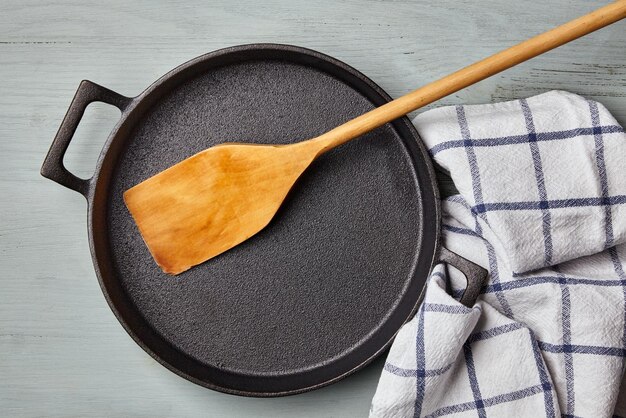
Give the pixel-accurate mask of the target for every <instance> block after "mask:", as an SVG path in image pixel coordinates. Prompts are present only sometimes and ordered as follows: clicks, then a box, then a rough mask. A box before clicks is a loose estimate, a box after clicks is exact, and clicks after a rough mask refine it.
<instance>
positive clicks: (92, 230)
mask: <svg viewBox="0 0 626 418" xmlns="http://www.w3.org/2000/svg"><path fill="white" fill-rule="evenodd" d="M252 51H270V52H271V51H274V52H283V51H289V52H290V53H295V54H298V55H304V56H307V57H310V58H313V59H317V60H321V61H323V62H325V63H327V64H328V65H330V66H331V67H335V68H338V69H339V70H340V71H343V72H344V73H345V74H346V75H348V76H350V77H355V78H356V79H358V80H359V81H360V82H361V83H364V85H365V86H366V87H367V88H368V89H369V90H370V92H372V93H375V94H376V95H378V96H380V97H381V99H382V100H384V101H390V100H391V97H390V96H389V95H388V94H387V93H386V92H385V91H384V90H382V88H380V87H379V86H378V85H377V84H376V83H374V82H373V81H372V80H370V79H369V78H368V77H366V76H365V75H363V74H362V73H361V72H359V71H358V70H356V69H354V68H353V67H351V66H349V65H347V64H345V63H343V62H342V61H339V60H337V59H335V58H332V57H330V56H328V55H325V54H322V53H320V52H317V51H314V50H311V49H308V48H303V47H299V46H294V45H286V44H275V43H261V44H259V43H253V44H244V45H238V46H232V47H227V48H223V49H219V50H216V51H213V52H209V53H207V54H203V55H200V56H198V57H196V58H193V59H191V60H189V61H187V62H185V63H183V64H181V65H179V66H178V67H176V68H174V69H172V70H170V71H169V72H167V73H166V74H165V75H163V76H162V77H160V78H159V79H158V80H156V81H155V82H154V83H152V84H151V85H150V86H148V88H146V89H145V90H144V91H143V92H141V93H140V94H139V95H137V96H136V97H134V98H132V100H131V102H130V104H129V106H128V107H127V108H126V109H125V110H124V111H123V112H122V117H121V118H120V120H119V122H118V123H117V124H116V126H115V127H114V128H113V130H112V131H111V133H110V135H109V137H108V139H107V141H106V143H105V145H104V146H103V149H102V152H101V154H100V156H99V158H98V161H97V164H96V169H95V171H94V176H93V177H92V178H91V179H90V187H89V191H88V193H87V196H86V197H87V201H88V223H87V224H88V234H89V246H90V251H91V255H92V260H93V263H94V267H95V271H96V276H97V277H98V282H99V285H100V287H101V290H102V293H103V295H104V297H105V299H106V301H107V304H108V305H109V307H110V309H111V310H112V311H113V313H114V315H115V316H116V318H117V320H118V321H119V322H120V324H121V325H122V327H123V328H124V329H125V330H126V332H127V333H128V334H129V335H130V336H131V338H132V339H133V340H134V341H135V342H136V343H137V344H138V345H139V346H140V347H141V348H142V349H143V350H144V351H146V352H147V353H148V354H149V355H150V356H151V357H152V358H154V359H155V360H156V361H157V362H159V363H160V364H162V365H163V366H165V367H166V368H167V369H169V370H170V371H172V372H174V373H176V374H177V375H179V376H181V377H183V378H185V379H187V380H189V381H192V382H194V383H196V384H198V385H200V386H204V387H207V388H210V389H213V390H217V391H220V392H224V393H229V394H234V395H242V396H255V397H275V396H285V395H292V394H297V393H302V392H306V391H310V390H313V389H317V388H320V387H323V386H327V385H330V384H332V383H335V382H337V381H339V380H341V379H343V378H345V377H347V376H349V375H350V374H353V373H355V372H356V371H358V370H360V369H362V368H363V367H365V366H366V365H367V364H369V363H371V362H372V361H373V360H374V359H376V358H377V357H378V356H379V355H380V354H381V353H383V352H384V351H385V350H386V349H387V348H388V347H389V346H390V344H391V342H392V341H393V339H394V338H395V335H396V334H397V332H399V330H400V328H401V327H398V329H397V330H395V332H394V333H393V335H392V336H391V337H390V338H389V339H388V340H387V341H386V342H385V343H384V344H382V345H381V346H380V347H379V348H378V349H377V350H376V351H375V352H373V353H372V354H371V355H370V356H369V357H368V358H367V359H365V360H364V361H362V362H360V363H358V364H356V365H355V366H353V367H352V368H351V369H350V370H348V371H346V372H344V373H341V374H339V375H337V376H335V377H333V378H330V379H326V380H324V381H322V382H319V383H316V384H313V385H309V386H306V387H299V388H296V389H291V390H284V391H271V392H265V391H250V390H238V389H234V388H229V387H225V386H220V385H217V384H215V383H212V382H210V381H207V380H203V379H201V378H198V377H196V376H194V375H192V374H190V373H187V372H185V371H183V370H181V369H180V368H179V367H177V366H176V365H175V364H172V363H170V362H169V361H167V360H166V359H164V358H163V357H162V356H161V355H160V354H159V353H158V352H157V351H156V350H153V349H152V347H150V346H149V345H148V343H146V341H144V339H142V338H141V337H140V336H139V335H138V334H137V333H136V332H135V330H134V329H133V328H132V327H131V326H130V325H129V324H128V323H127V319H126V318H125V316H124V314H123V313H122V312H120V310H119V309H118V306H117V304H116V302H115V301H114V300H113V299H112V297H111V295H110V293H109V289H108V287H107V283H106V280H108V278H105V276H106V273H105V272H106V271H107V270H109V269H110V268H111V266H106V265H105V264H107V263H108V264H110V261H109V258H108V256H106V254H104V255H103V254H101V251H103V250H102V248H101V247H102V245H99V244H98V243H97V242H96V241H98V240H99V237H97V236H96V235H97V234H98V232H97V227H98V225H96V220H95V219H94V213H95V211H96V210H97V209H98V205H99V204H103V203H98V202H101V201H102V199H97V195H98V192H99V191H100V190H102V193H101V194H102V195H104V196H105V200H104V202H106V198H107V196H108V190H107V189H108V186H109V183H110V182H109V180H108V179H107V180H106V181H104V183H105V184H103V183H102V179H101V174H102V171H103V165H104V163H105V161H106V159H107V156H109V151H110V149H111V146H112V144H113V143H114V141H115V140H116V138H117V137H118V133H119V131H120V129H121V128H122V127H123V126H124V124H125V123H126V122H127V121H128V120H129V119H130V117H129V116H130V115H131V114H132V113H133V112H134V111H137V108H138V106H140V105H141V103H142V102H144V99H146V98H148V97H149V96H150V95H151V94H154V93H155V92H156V91H157V90H158V89H160V88H161V87H162V86H163V85H164V84H165V83H168V82H170V81H171V80H172V79H173V78H174V77H176V76H177V75H179V74H180V73H182V72H184V71H187V70H190V69H191V68H193V67H195V66H196V65H202V64H204V63H206V62H208V61H211V60H214V59H216V58H220V57H223V56H225V55H228V54H233V53H241V52H252ZM285 61H286V62H291V61H290V60H289V59H285ZM331 75H332V74H331ZM353 88H355V89H357V90H359V89H358V88H357V87H356V86H353ZM360 93H362V94H363V93H364V92H363V91H360ZM393 123H394V124H395V123H401V124H402V126H403V127H404V128H405V129H407V130H408V132H409V134H410V135H402V134H400V133H399V132H398V134H399V136H400V138H401V139H402V143H403V145H404V146H405V147H406V148H408V147H411V146H412V147H416V150H417V151H415V150H410V149H407V150H406V151H407V153H408V155H409V160H410V161H411V163H412V164H414V165H415V164H417V163H418V161H416V159H417V158H418V156H417V154H419V155H420V156H421V157H422V158H421V161H419V163H422V164H423V165H424V166H423V167H421V169H422V170H425V171H426V173H427V174H426V177H427V178H425V179H421V178H419V177H420V176H419V175H418V167H414V170H415V172H416V175H417V177H418V182H417V183H418V187H419V188H420V195H421V202H420V207H422V208H424V205H425V202H426V200H431V201H432V202H430V203H431V204H430V206H431V207H430V208H429V210H431V211H433V212H434V213H431V214H430V215H431V217H433V218H434V219H433V220H434V225H431V226H430V227H431V228H432V229H433V231H432V233H433V234H434V240H433V239H432V238H431V239H426V238H425V237H424V235H428V234H427V233H423V234H422V237H421V239H422V241H423V242H426V241H434V242H433V245H432V248H433V250H432V254H430V257H429V258H430V259H429V260H428V263H427V264H428V266H429V271H428V272H426V273H429V272H430V269H432V267H433V266H434V264H435V260H436V259H437V255H438V249H439V245H440V219H441V208H440V200H439V191H438V187H437V184H436V180H435V172H434V168H433V165H432V162H431V160H430V158H429V157H428V152H427V150H426V147H425V145H424V144H423V143H422V142H421V140H419V135H418V133H417V131H416V129H415V127H414V126H413V124H412V123H411V122H410V121H409V119H408V117H406V116H405V117H403V118H400V119H398V120H397V121H394V122H393ZM394 130H396V131H397V130H398V127H397V126H394ZM408 136H410V137H411V138H408ZM413 139H418V140H417V141H413ZM408 141H411V144H409V143H408ZM426 185H427V186H429V188H430V190H425V188H424V186H426ZM105 186H106V187H105ZM103 188H104V189H103ZM426 194H429V195H430V196H426ZM426 197H428V198H430V199H426ZM423 222H424V223H425V222H426V220H424V221H423ZM426 228H428V226H427V225H423V226H422V230H424V229H426ZM103 234H104V235H108V234H106V233H103ZM105 241H108V238H105ZM429 247H430V246H429ZM422 249H423V248H422ZM419 257H420V258H422V257H424V255H423V254H422V252H420V255H419ZM114 276H115V275H114ZM107 277H108V276H107ZM115 280H118V279H115ZM412 280H415V279H412ZM425 288H426V284H425V283H424V285H423V286H422V289H421V294H420V295H419V297H418V298H417V299H416V302H415V304H414V306H412V308H411V310H410V312H409V314H408V315H407V317H406V318H404V320H403V324H404V323H406V322H407V321H409V320H410V319H411V318H412V317H413V316H414V314H415V312H416V311H417V309H418V307H419V305H420V303H421V300H422V298H423V292H424V289H425ZM138 312H139V313H140V311H139V310H138ZM174 348H175V347H174ZM178 351H179V350H178ZM179 352H180V354H181V355H184V356H187V354H186V353H184V352H182V351H179ZM194 361H195V360H194Z"/></svg>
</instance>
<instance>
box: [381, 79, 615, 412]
mask: <svg viewBox="0 0 626 418" xmlns="http://www.w3.org/2000/svg"><path fill="white" fill-rule="evenodd" d="M414 124H415V126H416V127H417V129H418V131H419V133H420V135H421V137H422V139H423V140H424V141H425V143H426V144H427V146H428V148H429V150H430V152H431V155H432V156H433V158H434V159H435V161H436V162H437V163H438V164H439V165H441V166H442V167H444V168H445V169H447V170H448V171H449V172H450V176H451V177H452V179H453V181H454V184H455V186H456V187H457V189H458V190H459V194H458V195H455V196H451V197H449V198H447V199H444V201H443V204H442V208H443V213H444V216H443V238H444V245H445V246H446V247H447V248H448V249H450V250H452V251H454V252H456V253H458V254H459V255H461V256H463V257H465V258H467V259H469V260H471V261H473V262H475V263H476V264H479V265H481V266H483V267H485V268H486V269H488V270H489V273H490V274H489V281H488V283H486V284H485V286H484V287H483V288H482V290H481V295H480V296H479V298H478V301H477V302H476V304H475V305H474V307H473V308H466V307H464V306H463V305H461V304H460V303H459V302H457V299H458V297H459V296H460V294H461V293H462V289H463V287H464V286H465V278H464V277H463V276H462V275H461V273H460V272H458V271H457V270H455V269H453V268H450V267H448V266H446V265H443V264H442V265H439V266H437V267H436V268H435V269H434V270H433V272H432V274H431V277H430V278H429V283H428V288H427V291H426V296H425V299H424V302H423V304H422V306H421V307H420V309H419V311H418V313H417V314H416V316H415V318H413V319H412V320H411V321H410V322H409V323H407V324H406V325H405V326H404V327H403V328H402V329H401V331H400V332H399V334H398V336H397V337H396V339H395V341H394V343H393V345H392V348H391V350H390V353H389V357H388V359H387V363H386V364H385V368H384V371H383V373H382V376H381V378H380V382H379V385H378V389H377V391H376V394H375V396H374V399H373V402H372V407H371V413H370V415H371V417H404V416H411V417H413V416H414V417H419V416H432V417H435V416H468V417H473V416H477V415H478V416H479V417H485V416H498V417H499V416H516V417H537V416H544V415H545V416H548V417H553V416H561V415H563V416H568V417H573V416H585V417H586V416H590V417H591V416H593V417H610V416H612V415H613V414H614V413H615V414H617V415H624V414H626V410H622V408H623V407H620V405H622V404H625V403H626V402H624V401H623V400H620V401H619V402H618V394H619V389H620V382H621V380H622V376H623V372H624V365H625V363H624V358H625V357H626V273H625V270H626V267H625V263H626V244H625V242H626V134H625V133H624V129H623V128H622V127H621V126H619V124H618V123H617V122H616V121H615V119H614V118H613V117H612V116H611V114H610V113H609V112H608V111H607V110H606V109H605V108H604V106H602V105H601V104H599V103H597V102H595V101H591V100H587V99H585V98H583V97H580V96H577V95H574V94H571V93H567V92H563V91H552V92H548V93H545V94H541V95H538V96H535V97H531V98H528V99H522V100H515V101H510V102H504V103H497V104H488V105H474V106H452V107H443V108H439V109H434V110H431V111H428V112H425V113H423V114H421V115H419V116H418V117H417V118H416V119H415V120H414ZM449 293H451V294H449ZM616 403H617V404H618V407H617V409H616Z"/></svg>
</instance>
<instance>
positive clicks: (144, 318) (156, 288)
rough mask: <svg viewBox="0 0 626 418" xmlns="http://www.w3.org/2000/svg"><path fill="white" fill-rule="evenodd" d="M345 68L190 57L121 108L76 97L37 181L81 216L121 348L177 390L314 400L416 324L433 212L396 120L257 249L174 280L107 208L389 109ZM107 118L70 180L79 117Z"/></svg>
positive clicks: (413, 148)
mask: <svg viewBox="0 0 626 418" xmlns="http://www.w3.org/2000/svg"><path fill="white" fill-rule="evenodd" d="M389 100H390V98H389V96H388V95H387V94H386V93H385V92H384V91H382V90H381V89H380V88H379V87H378V86H377V85H376V84H374V83H373V82H372V81H371V80H369V79H368V78H366V77H365V76H364V75H362V74H361V73H359V72H357V71H356V70H354V69H353V68H351V67H349V66H347V65H346V64H344V63H342V62H340V61H337V60H335V59H333V58H330V57H328V56H325V55H322V54H320V53H317V52H314V51H311V50H307V49H303V48H298V47H294V46H287V45H268V44H259V45H244V46H238V47H233V48H227V49H222V50H219V51H216V52H212V53H210V54H207V55H203V56H201V57H198V58H196V59H194V60H192V61H190V62H187V63H186V64H183V65H181V66H180V67H178V68H176V69H174V70H173V71H171V72H170V73H168V74H166V75H165V76H164V77H162V78H161V79H159V80H158V81H157V82H156V83H154V84H153V85H152V86H150V87H149V88H148V89H147V90H146V91H145V92H143V93H142V94H140V95H139V96H137V97H135V98H128V97H124V96H121V95H119V94H117V93H115V92H113V91H111V90H108V89H106V88H104V87H101V86H99V85H97V84H94V83H92V82H89V81H83V82H82V83H81V84H80V86H79V88H78V92H77V93H76V96H75V97H74V100H73V102H72V104H71V105H70V109H69V111H68V113H67V115H66V117H65V119H64V120H63V123H62V125H61V128H60V129H59V132H58V134H57V136H56V138H55V139H54V142H53V144H52V147H51V149H50V152H49V154H48V156H47V158H46V161H45V162H44V165H43V167H42V174H43V175H44V176H45V177H48V178H50V179H52V180H54V181H56V182H58V183H60V184H62V185H64V186H66V187H69V188H70V189H73V190H76V191H77V192H79V193H81V194H82V195H84V196H85V197H86V198H87V201H88V205H89V209H88V227H89V240H90V246H91V254H92V257H93V260H94V265H95V269H96V273H97V275H98V279H99V281H100V285H101V287H102V291H103V293H104V295H105V297H106V299H107V302H108V303H109V305H110V307H111V309H112V310H113V312H114V314H115V315H116V316H117V318H118V319H119V321H120V323H121V324H122V325H123V326H124V328H125V329H126V331H127V332H128V333H129V334H130V335H131V337H133V339H134V340H135V341H136V342H137V343H138V344H139V345H140V346H141V347H142V348H143V349H144V350H146V351H147V352H148V353H149V354H150V355H151V356H152V357H154V358H155V359H156V360H158V361H159V362H160V363H161V364H163V365H164V366H166V367H167V368H169V369H170V370H172V371H174V372H175V373H177V374H179V375H181V376H183V377H185V378H187V379H189V380H191V381H193V382H195V383H198V384H200V385H203V386H206V387H209V388H212V389H216V390H220V391H223V392H228V393H233V394H240V395H250V396H277V395H286V394H293V393H298V392H303V391H306V390H310V389H313V388H317V387H320V386H323V385H326V384H329V383H332V382H334V381H337V380H338V379H340V378H342V377H344V376H346V375H348V374H350V373H352V372H354V371H356V370H357V369H359V368H361V367H363V366H364V365H365V364H367V363H368V362H370V361H371V360H373V359H374V358H375V357H376V356H377V355H378V354H380V353H381V352H382V351H383V350H384V349H385V348H386V347H387V346H388V344H389V343H390V342H391V340H392V338H393V337H394V335H395V334H396V332H397V331H398V330H399V329H400V327H401V326H402V324H404V323H405V322H406V321H407V320H408V319H410V318H411V316H412V315H413V314H414V313H415V311H416V309H417V306H418V304H419V301H420V297H421V294H422V290H423V287H424V284H425V280H426V278H427V276H428V274H429V272H430V270H431V268H432V267H433V265H434V263H435V261H436V260H437V259H438V258H439V259H441V258H442V257H443V258H446V259H447V260H449V261H451V262H453V264H454V265H456V266H457V267H458V268H459V269H461V270H462V271H464V272H465V273H466V275H469V276H472V277H469V279H468V282H470V288H469V290H468V291H466V294H465V295H464V298H463V301H464V303H472V301H473V299H475V296H476V294H477V290H478V288H479V286H480V282H481V280H482V277H483V275H484V271H483V270H472V265H471V264H469V263H468V262H466V261H465V260H463V259H460V258H459V257H458V256H455V255H454V254H451V253H449V252H447V251H443V250H442V251H440V250H439V233H440V231H439V223H440V208H439V198H438V192H437V186H436V182H435V177H434V173H433V169H432V164H431V162H430V160H429V157H428V154H427V152H426V150H425V148H424V146H423V145H422V143H421V141H420V140H419V138H418V135H417V132H416V131H415V129H414V128H413V126H412V125H411V124H410V122H409V120H408V119H407V118H402V119H398V120H396V121H394V122H393V123H392V124H388V125H386V126H383V127H381V128H379V129H377V130H375V131H373V132H371V133H369V134H367V135H364V136H363V137H362V138H360V139H358V140H356V141H352V142H351V143H349V144H347V145H344V146H342V147H340V148H338V149H336V150H334V151H332V152H329V153H328V154H326V155H324V156H323V157H321V158H320V159H319V160H317V161H316V162H315V163H314V164H313V166H312V167H311V168H310V169H309V170H307V171H306V173H305V174H304V176H303V177H302V178H301V179H300V180H299V181H298V183H297V184H296V186H295V187H294V189H293V191H292V192H291V194H290V196H289V197H288V199H287V200H286V202H285V204H284V205H283V207H282V209H281V210H280V211H279V213H278V214H277V216H276V218H275V219H274V221H273V222H272V223H271V224H270V225H269V226H268V227H267V228H265V229H264V230H263V231H261V233H259V234H258V235H256V236H255V237H253V238H252V239H250V240H248V241H246V242H244V243H243V244H241V245H239V246H237V247H235V248H233V249H232V250H229V251H228V252H226V253H224V254H222V255H220V256H219V257H216V258H214V259H212V260H210V261H208V262H206V263H204V264H202V265H200V266H197V267H194V268H192V269H191V270H189V271H187V272H185V273H183V274H181V275H179V276H176V277H172V276H168V275H166V274H164V273H163V272H162V271H161V270H160V269H159V268H158V267H157V265H156V263H155V262H154V261H153V260H152V257H151V256H150V254H149V252H148V249H147V248H146V246H145V244H144V243H143V241H142V239H141V236H140V235H139V232H138V230H137V228H136V226H135V224H134V223H133V221H132V219H131V216H130V214H129V213H128V211H127V210H126V208H125V206H124V204H123V201H122V193H123V192H124V191H125V190H126V189H128V188H130V187H131V186H133V185H135V184H137V183H139V182H141V181H143V180H145V179H147V178H148V177H150V176H152V175H154V174H156V173H158V172H160V171H162V170H164V169H166V168H167V167H169V166H171V165H173V164H175V163H177V162H179V161H181V160H183V159H184V158H186V157H189V156H191V155H192V154H195V153H197V152H199V151H201V150H203V149H205V148H208V147H210V146H213V145H216V144H218V143H221V142H225V141H234V142H257V143H289V142H292V141H299V140H302V139H306V138H311V137H314V136H316V135H319V134H321V133H323V132H325V131H327V130H329V129H331V128H333V127H335V126H337V125H340V124H341V123H343V122H345V121H347V120H349V119H351V118H354V117H356V116H357V115H360V114H362V113H364V112H366V111H368V110H370V109H372V108H374V107H375V106H379V105H382V104H383V103H385V102H387V101H389ZM94 101H101V102H105V103H108V104H111V105H114V106H116V107H118V108H119V109H120V110H121V111H122V115H121V119H120V121H119V123H118V124H117V125H116V126H115V128H114V129H113V131H112V133H111V135H110V137H109V139H108V140H107V143H106V144H105V146H104V149H103V151H102V154H101V155H100V158H99V160H98V164H97V167H96V171H95V174H94V175H93V177H92V178H91V179H88V180H83V179H79V178H78V177H76V176H74V175H73V174H71V173H69V172H68V171H67V170H66V169H65V168H64V166H63V155H64V154H65V151H66V149H67V147H68V145H69V142H70V140H71V138H72V136H73V134H74V132H75V130H76V128H77V126H78V124H79V122H80V119H81V117H82V114H83V112H84V110H85V108H86V107H87V105H88V104H89V103H91V102H94Z"/></svg>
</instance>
